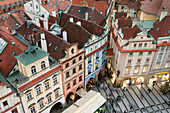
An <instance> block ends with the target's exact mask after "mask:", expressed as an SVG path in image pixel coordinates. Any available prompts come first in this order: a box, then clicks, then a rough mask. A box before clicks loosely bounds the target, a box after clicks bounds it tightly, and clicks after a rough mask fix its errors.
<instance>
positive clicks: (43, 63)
mask: <svg viewBox="0 0 170 113" xmlns="http://www.w3.org/2000/svg"><path fill="white" fill-rule="evenodd" d="M45 68H46V67H45V61H42V62H41V69H42V70H43V69H45Z"/></svg>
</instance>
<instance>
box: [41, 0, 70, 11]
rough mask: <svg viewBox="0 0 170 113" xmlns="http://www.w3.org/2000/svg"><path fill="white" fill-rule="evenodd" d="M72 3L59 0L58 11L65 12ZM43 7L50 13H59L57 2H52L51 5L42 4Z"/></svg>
mask: <svg viewBox="0 0 170 113" xmlns="http://www.w3.org/2000/svg"><path fill="white" fill-rule="evenodd" d="M70 3H71V2H70V1H63V0H57V6H58V9H59V10H62V11H65V10H66V8H67V7H68V6H69V4H70ZM42 6H43V7H44V8H45V9H46V10H48V11H49V12H50V13H52V11H58V10H57V8H56V2H55V0H50V1H49V3H47V4H45V3H43V2H42Z"/></svg>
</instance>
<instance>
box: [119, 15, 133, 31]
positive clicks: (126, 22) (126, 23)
mask: <svg viewBox="0 0 170 113" xmlns="http://www.w3.org/2000/svg"><path fill="white" fill-rule="evenodd" d="M123 27H132V20H131V18H130V17H128V18H120V19H118V29H120V28H123Z"/></svg>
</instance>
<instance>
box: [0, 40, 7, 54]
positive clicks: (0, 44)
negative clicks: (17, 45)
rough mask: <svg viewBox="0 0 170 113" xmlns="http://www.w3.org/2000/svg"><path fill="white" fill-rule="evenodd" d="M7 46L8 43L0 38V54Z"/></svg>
mask: <svg viewBox="0 0 170 113" xmlns="http://www.w3.org/2000/svg"><path fill="white" fill-rule="evenodd" d="M7 44H8V43H7V42H6V41H5V40H4V39H2V38H0V54H1V53H2V52H3V50H4V49H5V47H6V46H7Z"/></svg>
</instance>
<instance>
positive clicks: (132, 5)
mask: <svg viewBox="0 0 170 113" xmlns="http://www.w3.org/2000/svg"><path fill="white" fill-rule="evenodd" d="M140 2H141V0H138V1H137V0H135V1H134V2H130V3H129V4H128V7H129V9H136V10H138V9H139V8H140V6H141V4H140Z"/></svg>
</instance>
